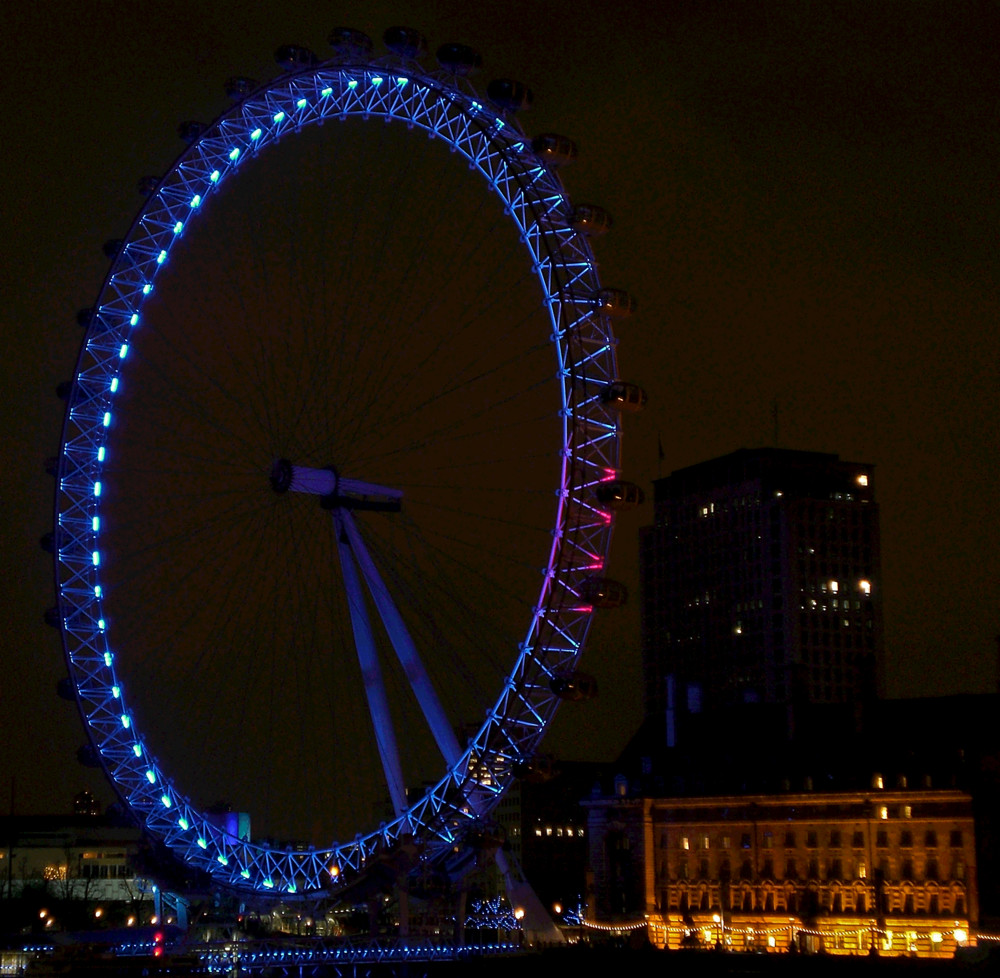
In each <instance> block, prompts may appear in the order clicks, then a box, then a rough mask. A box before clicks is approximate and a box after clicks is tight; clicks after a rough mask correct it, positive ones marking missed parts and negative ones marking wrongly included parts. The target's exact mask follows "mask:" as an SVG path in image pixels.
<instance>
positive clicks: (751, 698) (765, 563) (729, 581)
mask: <svg viewBox="0 0 1000 978" xmlns="http://www.w3.org/2000/svg"><path fill="white" fill-rule="evenodd" d="M654 488H655V503H654V506H655V508H654V514H655V522H654V525H653V526H650V527H647V528H645V529H644V530H643V533H642V538H641V576H642V626H643V665H644V679H645V709H646V716H647V721H650V720H652V721H654V723H655V726H656V727H657V728H659V729H665V732H666V742H667V744H668V745H670V744H672V743H673V724H674V721H675V718H676V717H678V716H680V715H682V714H684V715H690V714H698V713H712V712H716V711H719V712H722V711H726V710H727V709H732V708H735V707H741V706H742V705H743V704H753V703H760V704H772V705H773V706H778V707H781V706H787V707H799V706H801V707H807V706H810V705H812V704H835V703H852V702H859V701H864V700H866V699H870V698H872V697H874V696H875V695H876V691H877V687H878V677H879V673H880V669H881V657H882V616H881V601H880V587H879V585H880V576H879V522H878V507H877V505H876V503H875V494H874V476H873V466H871V465H867V464H863V463H856V462H843V461H841V460H840V458H839V457H838V456H837V455H830V454H823V453H818V452H799V451H790V450H785V449H772V448H762V449H754V450H748V449H741V450H740V451H737V452H734V453H733V454H731V455H727V456H725V457H723V458H718V459H713V460H712V461H708V462H703V463H701V464H699V465H693V466H691V467H689V468H686V469H680V470H678V471H676V472H674V473H672V474H671V475H669V476H668V477H666V478H663V479H659V480H657V481H656V483H655V484H654ZM796 712H801V711H796ZM790 714H791V711H789V715H790ZM664 724H665V728H664V726H663V725H664Z"/></svg>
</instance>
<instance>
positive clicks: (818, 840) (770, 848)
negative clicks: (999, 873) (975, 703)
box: [584, 776, 978, 956]
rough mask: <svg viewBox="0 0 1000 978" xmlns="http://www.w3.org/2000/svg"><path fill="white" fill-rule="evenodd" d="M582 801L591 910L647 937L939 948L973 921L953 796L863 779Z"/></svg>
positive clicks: (901, 950)
mask: <svg viewBox="0 0 1000 978" xmlns="http://www.w3.org/2000/svg"><path fill="white" fill-rule="evenodd" d="M617 787H618V788H619V789H621V788H622V787H623V786H621V785H619V786H617ZM584 805H585V807H586V808H587V809H588V811H589V819H588V834H589V840H590V862H591V867H592V869H593V874H594V892H593V894H592V900H593V906H594V910H595V911H596V916H597V917H598V919H603V920H615V919H622V918H625V919H632V920H635V919H642V918H643V917H644V916H645V918H646V920H647V923H648V928H649V935H650V939H651V940H652V941H653V943H655V944H656V945H658V946H660V947H670V948H677V947H681V946H692V945H703V946H704V945H708V946H713V945H717V944H718V945H721V946H723V947H727V948H732V949H734V950H751V949H753V950H763V951H768V950H770V951H788V950H789V949H794V950H801V951H820V950H822V951H826V952H830V953H834V954H838V953H840V954H859V953H860V954H865V953H880V954H887V955H899V954H917V955H920V956H950V955H951V954H953V953H954V951H955V949H956V947H957V946H960V945H962V944H964V943H966V942H968V941H969V940H970V939H971V938H970V933H971V929H972V928H974V927H975V926H976V924H977V922H978V902H977V887H976V848H975V831H974V825H973V817H972V798H971V797H970V796H969V795H967V794H965V793H964V792H960V791H950V790H949V791H933V790H920V791H912V790H883V788H882V784H881V778H880V777H878V776H876V778H875V780H874V784H873V785H872V788H871V790H869V791H865V792H824V793H821V792H816V793H811V792H809V793H797V794H793V793H785V794H757V795H739V796H729V797H724V796H723V797H710V798H704V797H702V798H636V797H630V796H628V794H627V792H626V791H625V790H617V791H616V792H615V793H613V794H612V795H610V796H608V797H602V798H599V799H596V798H595V799H591V800H589V801H586V802H584Z"/></svg>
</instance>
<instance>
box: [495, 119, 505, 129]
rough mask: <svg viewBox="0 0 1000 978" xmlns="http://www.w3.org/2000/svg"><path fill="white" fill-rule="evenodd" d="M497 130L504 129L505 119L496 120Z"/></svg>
mask: <svg viewBox="0 0 1000 978" xmlns="http://www.w3.org/2000/svg"><path fill="white" fill-rule="evenodd" d="M496 124H497V129H503V119H497V120H496Z"/></svg>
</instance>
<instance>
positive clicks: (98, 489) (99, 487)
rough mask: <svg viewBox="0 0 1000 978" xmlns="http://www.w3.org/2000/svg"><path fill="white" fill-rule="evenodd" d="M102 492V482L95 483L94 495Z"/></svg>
mask: <svg viewBox="0 0 1000 978" xmlns="http://www.w3.org/2000/svg"><path fill="white" fill-rule="evenodd" d="M100 494H101V484H100V483H99V482H95V483H94V495H95V496H99V495H100Z"/></svg>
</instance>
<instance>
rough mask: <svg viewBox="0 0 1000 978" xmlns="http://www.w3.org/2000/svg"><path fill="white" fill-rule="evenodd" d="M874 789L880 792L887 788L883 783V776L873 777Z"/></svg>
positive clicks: (876, 775) (874, 775)
mask: <svg viewBox="0 0 1000 978" xmlns="http://www.w3.org/2000/svg"><path fill="white" fill-rule="evenodd" d="M872 787H873V788H878V789H880V790H881V789H882V788H884V787H885V785H884V784H883V782H882V775H881V774H873V775H872Z"/></svg>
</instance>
